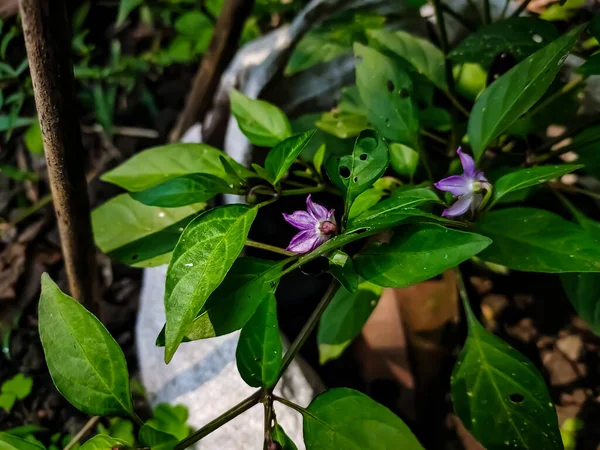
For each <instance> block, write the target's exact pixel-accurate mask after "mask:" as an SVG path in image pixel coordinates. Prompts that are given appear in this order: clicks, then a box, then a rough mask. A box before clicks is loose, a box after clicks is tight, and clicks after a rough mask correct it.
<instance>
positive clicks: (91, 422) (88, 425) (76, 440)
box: [63, 416, 100, 450]
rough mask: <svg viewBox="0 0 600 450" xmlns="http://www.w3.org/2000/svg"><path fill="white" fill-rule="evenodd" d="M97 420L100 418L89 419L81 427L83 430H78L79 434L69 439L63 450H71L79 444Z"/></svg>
mask: <svg viewBox="0 0 600 450" xmlns="http://www.w3.org/2000/svg"><path fill="white" fill-rule="evenodd" d="M99 420H100V416H94V417H91V418H90V420H88V421H87V423H86V424H85V425H84V426H83V428H81V430H79V432H78V433H77V434H76V435H75V436H73V439H71V440H70V441H69V443H68V444H67V445H65V448H64V449H63V450H71V449H72V448H73V447H74V446H75V445H76V444H78V443H79V441H80V440H81V439H82V438H83V437H84V436H85V435H86V434H87V432H88V431H90V430H91V429H92V427H93V426H94V425H96V424H97V423H98V421H99Z"/></svg>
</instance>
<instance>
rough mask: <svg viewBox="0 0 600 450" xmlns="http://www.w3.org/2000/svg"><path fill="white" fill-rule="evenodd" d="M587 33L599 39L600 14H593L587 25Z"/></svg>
mask: <svg viewBox="0 0 600 450" xmlns="http://www.w3.org/2000/svg"><path fill="white" fill-rule="evenodd" d="M588 31H589V33H590V34H591V35H592V36H594V37H595V38H596V40H597V41H600V14H594V17H592V20H590V23H589V25H588Z"/></svg>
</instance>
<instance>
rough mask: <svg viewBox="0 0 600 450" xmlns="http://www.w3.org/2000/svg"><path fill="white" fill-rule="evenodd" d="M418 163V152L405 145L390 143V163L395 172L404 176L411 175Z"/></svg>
mask: <svg viewBox="0 0 600 450" xmlns="http://www.w3.org/2000/svg"><path fill="white" fill-rule="evenodd" d="M418 163H419V153H418V152H416V151H415V150H413V149H412V148H410V147H408V146H406V145H402V144H397V143H392V144H390V165H391V166H392V169H394V170H395V171H396V172H397V173H399V174H400V175H403V176H405V177H413V176H414V174H415V172H416V170H417V164H418Z"/></svg>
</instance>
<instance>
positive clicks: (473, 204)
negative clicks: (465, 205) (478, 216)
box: [471, 194, 483, 216]
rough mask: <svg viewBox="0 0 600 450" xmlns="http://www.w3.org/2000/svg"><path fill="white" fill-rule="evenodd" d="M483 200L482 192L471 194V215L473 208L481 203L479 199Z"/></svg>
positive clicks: (473, 212)
mask: <svg viewBox="0 0 600 450" xmlns="http://www.w3.org/2000/svg"><path fill="white" fill-rule="evenodd" d="M482 200H483V194H475V195H474V196H473V201H472V202H471V215H472V216H473V215H475V210H476V209H477V208H478V207H479V205H481V201H482Z"/></svg>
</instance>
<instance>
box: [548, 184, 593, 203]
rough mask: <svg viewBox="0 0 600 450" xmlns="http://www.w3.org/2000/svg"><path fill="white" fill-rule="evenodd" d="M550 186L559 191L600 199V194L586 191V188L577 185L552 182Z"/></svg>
mask: <svg viewBox="0 0 600 450" xmlns="http://www.w3.org/2000/svg"><path fill="white" fill-rule="evenodd" d="M551 186H552V187H553V188H554V189H556V190H559V191H563V192H571V193H575V194H582V195H587V196H588V197H590V198H593V199H594V200H600V194H598V193H596V192H592V191H588V190H587V189H582V188H579V187H577V186H567V185H565V184H560V183H553V184H552V185H551Z"/></svg>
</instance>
